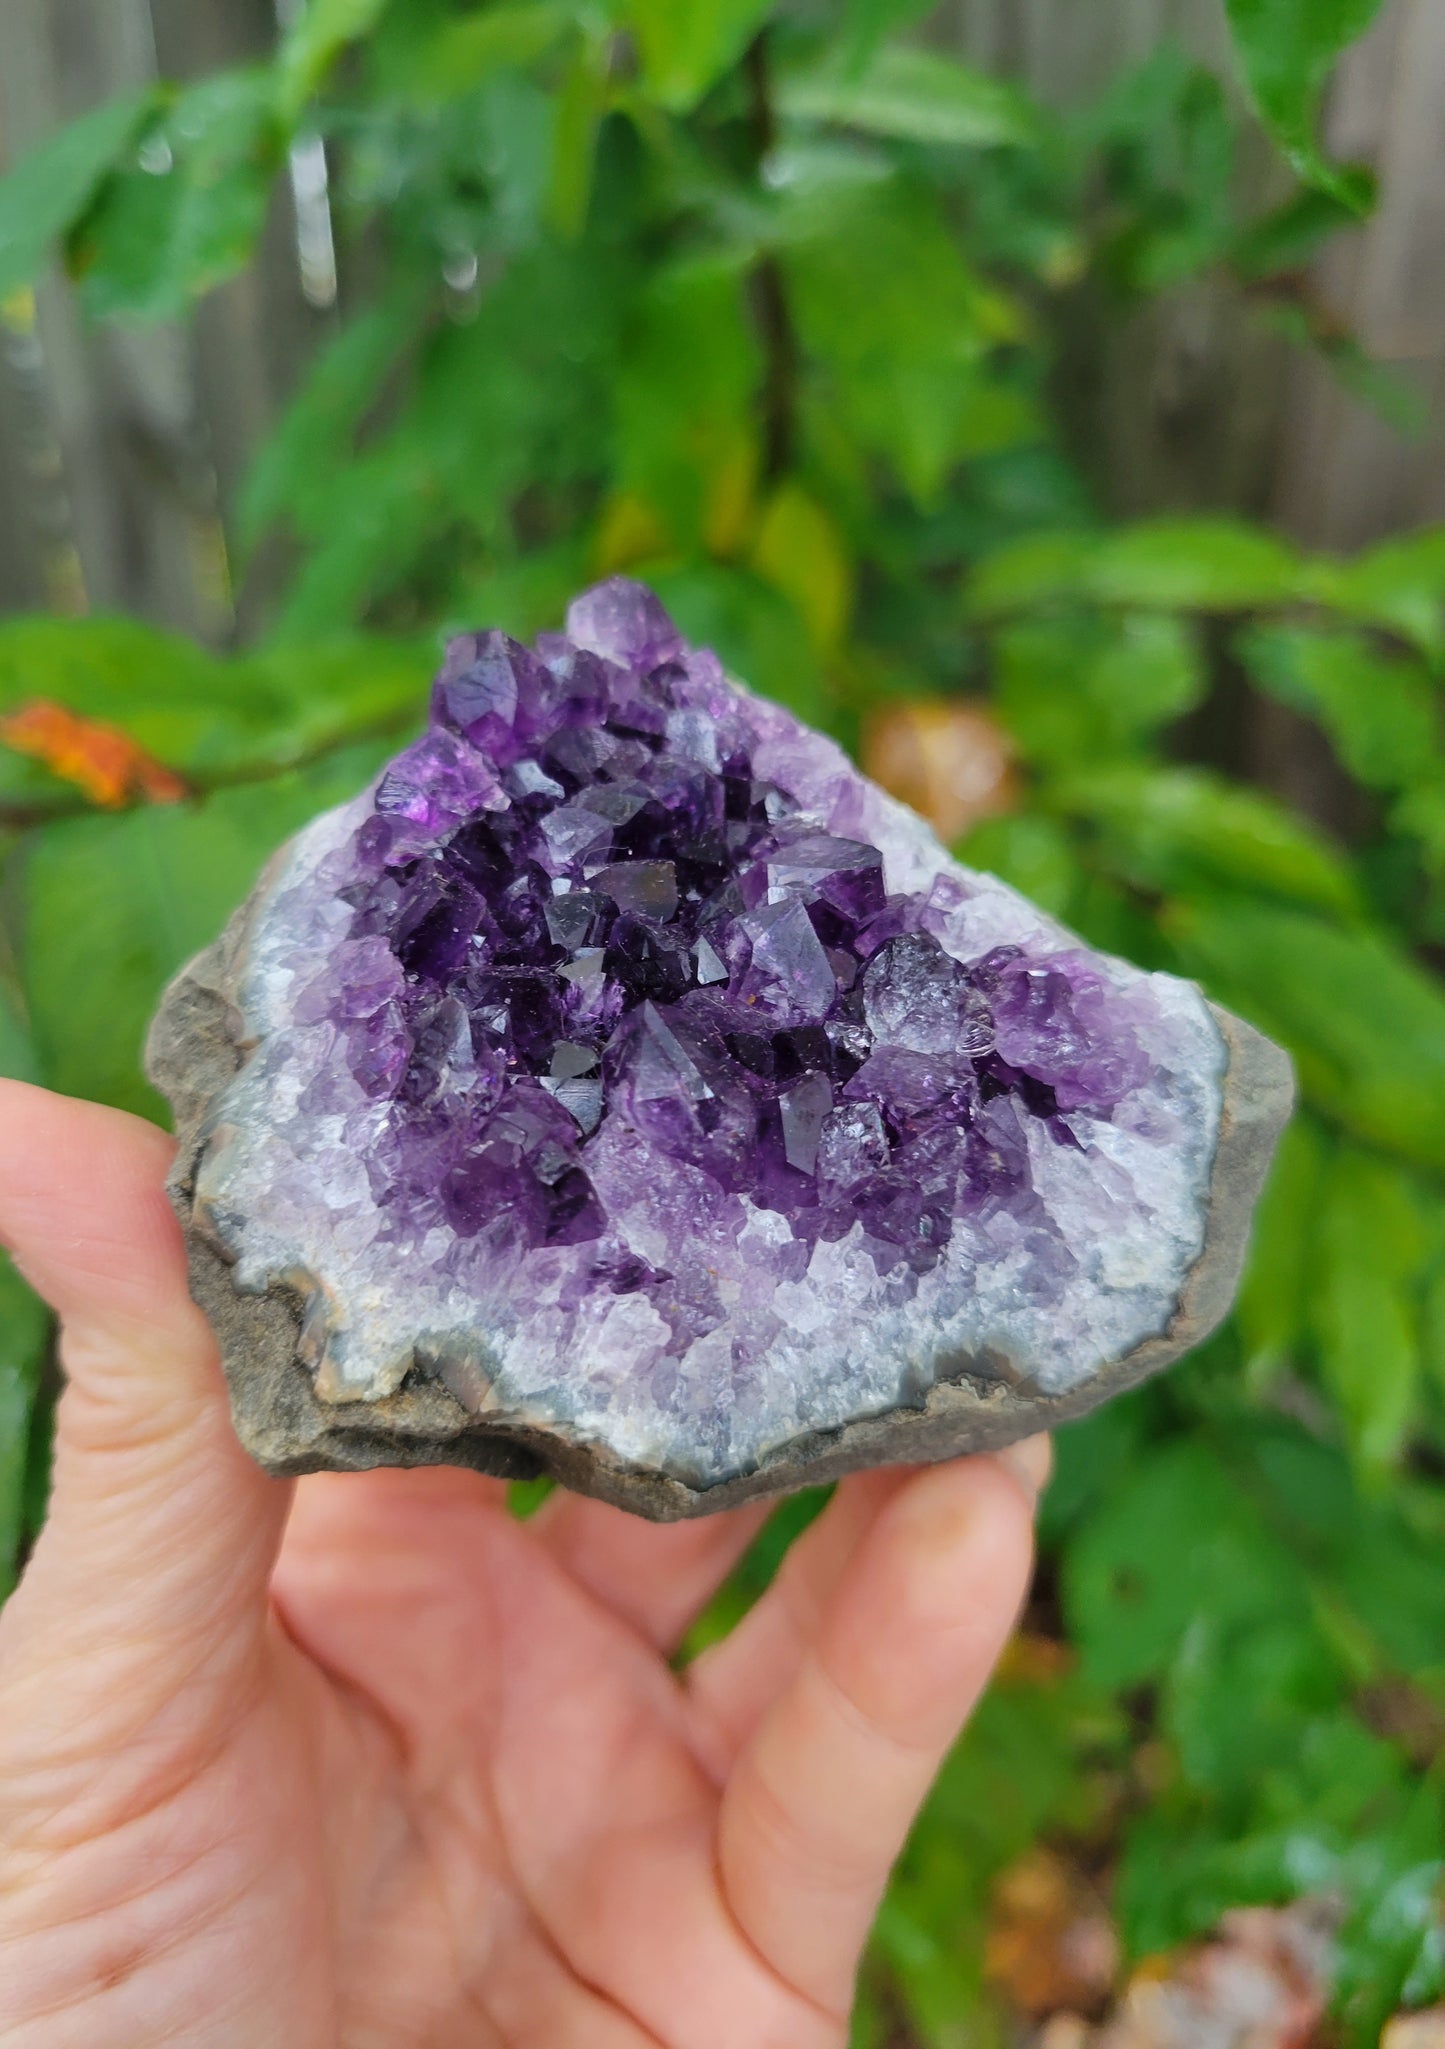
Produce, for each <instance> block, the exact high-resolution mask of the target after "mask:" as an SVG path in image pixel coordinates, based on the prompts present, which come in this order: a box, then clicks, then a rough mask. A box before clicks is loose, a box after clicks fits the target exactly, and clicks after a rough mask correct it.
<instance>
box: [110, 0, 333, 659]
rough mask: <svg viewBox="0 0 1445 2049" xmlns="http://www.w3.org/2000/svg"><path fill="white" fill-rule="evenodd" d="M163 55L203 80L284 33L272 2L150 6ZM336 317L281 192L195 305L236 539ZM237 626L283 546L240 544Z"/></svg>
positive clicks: (212, 444)
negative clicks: (315, 307)
mask: <svg viewBox="0 0 1445 2049" xmlns="http://www.w3.org/2000/svg"><path fill="white" fill-rule="evenodd" d="M151 14H152V19H153V21H154V26H155V37H156V51H157V56H158V58H159V63H160V69H161V71H162V73H163V74H164V75H165V76H166V77H169V78H176V79H182V80H184V79H190V78H195V77H200V76H203V75H204V74H205V73H207V72H208V71H212V70H215V69H216V68H218V67H220V66H222V65H230V64H240V63H246V62H249V61H254V60H256V59H258V58H261V57H263V56H264V55H265V54H266V53H267V52H268V51H269V50H270V49H271V47H272V44H273V43H274V40H275V36H276V16H275V11H274V7H273V5H272V0H223V4H220V0H211V4H209V5H198V4H197V0H151ZM333 324H334V323H333V320H332V318H331V317H330V316H328V315H326V314H320V313H316V312H314V311H312V309H311V308H309V307H308V306H307V305H306V303H305V301H304V299H303V297H302V294H301V289H300V284H299V280H298V274H297V263H296V220H295V214H294V211H293V208H292V204H291V197H290V193H289V192H288V191H285V190H283V189H281V187H280V186H278V189H277V192H276V195H275V199H274V201H273V204H272V207H271V212H270V216H269V218H268V221H267V224H266V229H265V232H264V234H263V236H262V238H261V243H260V247H259V250H258V252H257V256H256V259H255V261H254V262H253V263H252V264H251V265H250V266H249V267H248V268H247V270H246V271H245V272H243V273H242V275H241V276H239V277H236V278H232V279H230V280H228V282H227V283H225V284H224V285H222V286H221V287H220V288H219V289H218V290H216V291H214V292H212V293H211V294H210V295H209V296H208V297H207V298H206V299H205V300H204V301H203V302H202V304H201V305H200V306H199V307H198V308H197V311H196V318H195V323H194V333H193V337H192V353H191V366H192V375H193V379H194V386H195V392H196V400H197V405H198V408H199V412H200V416H201V418H202V420H203V422H204V427H205V433H206V442H207V449H208V452H209V455H210V459H211V462H212V465H213V467H214V472H215V478H216V488H217V494H218V501H219V509H220V513H221V518H222V522H223V525H224V527H225V529H226V532H227V534H228V535H229V536H231V537H232V539H233V540H234V535H235V531H236V518H235V515H236V506H237V500H238V497H239V494H240V491H241V487H242V484H243V482H244V480H245V475H246V471H247V468H248V466H249V463H250V459H251V457H252V455H253V454H254V452H255V451H256V449H257V448H259V447H260V446H261V444H262V443H263V442H264V441H265V439H266V437H267V435H268V434H269V432H270V431H271V428H272V427H273V426H274V425H275V423H276V420H277V417H278V416H279V414H280V412H281V410H282V408H283V406H284V405H285V402H286V400H287V399H288V398H289V397H290V395H291V393H292V392H293V391H294V390H295V388H296V384H297V382H298V380H299V379H300V377H301V376H302V374H303V372H304V370H305V368H306V365H307V363H308V362H309V361H310V359H311V356H312V354H313V353H314V351H315V348H316V346H317V343H318V341H319V340H320V339H322V338H324V336H325V335H327V334H328V333H329V332H330V331H331V328H332V326H333ZM230 560H231V567H232V569H233V571H234V573H235V576H236V580H237V588H236V591H235V593H234V596H235V605H236V613H237V630H238V633H239V634H240V636H241V637H242V638H247V637H250V636H253V635H254V634H255V633H256V632H257V631H259V630H260V629H261V628H262V627H263V626H264V625H265V623H266V620H267V617H268V615H269V613H270V610H271V608H272V605H273V602H274V599H275V597H276V594H277V590H278V588H279V585H280V582H281V579H282V575H283V573H284V570H285V567H286V563H285V560H284V555H283V551H282V550H281V548H280V547H279V545H278V546H272V547H263V548H262V549H261V551H260V552H259V554H258V556H257V557H256V559H255V560H253V561H250V562H248V563H246V564H245V565H244V573H243V568H242V564H241V561H240V556H239V551H238V550H237V549H236V548H235V546H234V545H233V546H232V548H231V554H230Z"/></svg>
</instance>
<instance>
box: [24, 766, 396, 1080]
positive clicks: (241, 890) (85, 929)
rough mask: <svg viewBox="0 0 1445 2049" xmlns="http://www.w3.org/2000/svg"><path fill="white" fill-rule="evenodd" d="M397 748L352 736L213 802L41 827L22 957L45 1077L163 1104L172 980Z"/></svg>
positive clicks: (29, 850)
mask: <svg viewBox="0 0 1445 2049" xmlns="http://www.w3.org/2000/svg"><path fill="white" fill-rule="evenodd" d="M388 751H389V749H387V748H385V747H378V746H372V747H367V748H358V749H353V750H350V751H348V752H346V753H343V754H338V755H335V756H333V757H332V758H331V759H330V760H329V761H328V762H326V763H325V765H324V766H322V767H320V768H317V769H312V770H309V771H306V772H300V773H295V774H291V775H284V776H279V777H277V778H276V779H275V780H273V781H271V782H265V783H257V784H251V785H248V786H246V787H243V788H239V789H234V790H225V791H221V792H219V793H218V794H217V795H215V796H213V797H210V798H208V799H207V800H206V801H205V802H204V803H202V804H195V805H167V806H164V807H155V806H152V807H148V808H146V809H143V810H139V811H130V812H125V813H123V814H121V815H118V816H114V817H94V818H83V819H76V820H74V821H70V822H67V823H65V824H60V825H52V826H47V827H46V828H45V829H44V830H43V831H41V832H38V833H35V834H33V835H32V836H31V838H30V841H29V843H28V845H27V847H26V848H25V849H24V852H23V855H22V857H21V868H20V874H21V881H22V886H23V928H22V932H21V945H20V966H21V973H22V975H23V978H24V987H25V995H26V1000H27V1003H28V1005H29V1011H30V1019H31V1030H32V1036H33V1040H34V1044H35V1049H36V1053H37V1056H38V1058H39V1061H40V1065H41V1071H42V1073H43V1074H44V1077H45V1080H46V1082H47V1083H48V1084H49V1085H50V1086H51V1087H52V1088H56V1089H59V1090H61V1091H62V1092H63V1093H65V1094H67V1095H78V1096H88V1097H93V1098H96V1099H98V1100H99V1101H102V1102H108V1103H114V1104H117V1105H118V1106H119V1107H121V1108H122V1109H129V1110H137V1111H139V1112H140V1113H141V1114H142V1115H146V1116H156V1115H158V1114H159V1113H160V1111H161V1106H160V1104H159V1102H158V1099H157V1098H156V1096H155V1095H154V1094H153V1092H152V1091H151V1090H150V1088H149V1087H148V1086H147V1085H146V1083H145V1082H144V1080H143V1078H142V1075H141V1046H142V1041H143V1039H144V1036H145V1030H146V1024H147V1021H148V1019H149V1017H150V1015H151V1013H152V1011H153V1009H154V1007H155V1004H156V1000H157V998H158V997H159V995H160V992H161V990H162V989H163V988H164V986H165V984H166V982H167V980H168V979H169V978H170V976H171V975H173V974H174V973H175V971H176V969H177V968H179V967H180V966H181V965H182V964H183V962H184V961H186V960H187V959H188V958H189V957H190V955H191V954H193V953H195V952H197V951H199V949H200V948H201V947H203V946H206V945H208V944H209V943H210V941H211V940H212V939H214V938H215V936H216V934H217V933H218V932H219V931H220V929H221V927H222V926H223V925H224V923H225V921H226V919H227V918H228V917H229V916H230V914H231V912H232V911H233V910H234V909H235V907H236V905H237V904H238V903H239V902H240V901H241V900H242V898H243V897H244V896H245V894H246V892H247V891H248V890H249V889H250V887H251V885H252V883H253V882H254V881H255V879H256V875H257V873H258V871H259V869H260V867H261V865H262V863H263V862H264V861H265V860H266V859H267V857H268V856H269V855H270V854H271V853H272V852H273V851H274V850H275V848H276V847H277V846H278V845H279V844H280V842H281V841H282V840H283V839H285V838H286V837H287V835H288V834H290V833H292V832H294V831H296V830H297V828H298V827H300V826H301V825H303V824H305V822H306V821H307V819H308V818H310V817H312V816H313V815H314V814H315V813H316V812H318V811H320V810H322V809H324V808H325V807H326V806H327V805H329V804H333V803H337V802H340V801H341V800H342V799H344V798H345V797H348V796H350V795H352V794H354V792H355V791H356V790H357V789H358V788H359V787H360V786H361V784H362V783H363V782H364V781H365V779H366V777H367V776H368V775H369V774H371V773H372V772H373V771H374V769H375V768H376V767H377V766H378V765H379V763H380V761H381V759H382V758H383V756H384V754H385V753H386V752H388Z"/></svg>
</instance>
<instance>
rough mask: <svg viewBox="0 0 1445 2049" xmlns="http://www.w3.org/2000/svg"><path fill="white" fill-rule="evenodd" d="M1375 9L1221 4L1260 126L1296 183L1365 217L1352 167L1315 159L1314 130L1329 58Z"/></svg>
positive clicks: (1282, 1)
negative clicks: (1277, 146)
mask: <svg viewBox="0 0 1445 2049" xmlns="http://www.w3.org/2000/svg"><path fill="white" fill-rule="evenodd" d="M1379 10H1380V0H1225V12H1226V14H1227V15H1228V17H1229V26H1230V28H1231V30H1232V31H1233V34H1234V43H1235V48H1236V49H1237V50H1238V52H1239V57H1240V62H1241V65H1242V67H1243V70H1244V76H1245V79H1246V81H1247V82H1248V85H1249V89H1250V92H1251V94H1252V95H1253V98H1254V103H1255V105H1256V106H1257V107H1258V109H1259V112H1260V114H1261V116H1262V117H1263V119H1264V121H1265V123H1266V124H1267V125H1268V127H1269V128H1270V129H1271V130H1272V131H1273V133H1274V136H1275V138H1276V140H1277V141H1278V142H1279V144H1280V147H1281V148H1282V149H1283V150H1284V153H1285V155H1286V156H1287V157H1288V158H1289V160H1290V162H1291V164H1292V165H1293V166H1294V168H1295V170H1296V171H1297V172H1298V173H1299V175H1300V177H1301V178H1303V179H1304V180H1305V182H1306V183H1307V184H1311V185H1318V186H1319V187H1320V188H1321V190H1323V191H1325V192H1328V193H1330V194H1332V195H1333V196H1334V197H1335V198H1337V199H1339V200H1340V201H1341V202H1342V203H1343V204H1344V205H1346V206H1348V207H1349V208H1350V209H1351V211H1352V212H1355V213H1363V212H1365V211H1367V209H1368V204H1369V199H1368V187H1367V186H1363V185H1362V183H1361V180H1360V178H1359V176H1358V175H1357V174H1353V169H1352V167H1350V166H1346V165H1340V164H1335V163H1331V162H1330V161H1329V160H1328V159H1327V158H1326V157H1325V156H1324V155H1323V153H1322V152H1321V149H1320V145H1319V139H1318V134H1317V130H1318V124H1319V115H1320V106H1321V102H1322V100H1323V97H1324V89H1325V83H1326V81H1327V79H1328V77H1329V74H1330V71H1331V69H1332V68H1333V66H1334V63H1335V60H1336V58H1337V57H1339V56H1340V54H1341V52H1342V51H1344V50H1345V49H1347V48H1348V46H1349V45H1350V44H1351V43H1352V42H1354V40H1355V39H1356V37H1357V36H1362V35H1363V34H1364V32H1365V30H1366V29H1367V28H1368V27H1369V25H1370V23H1371V22H1372V21H1373V20H1374V18H1375V16H1376V14H1378V12H1379Z"/></svg>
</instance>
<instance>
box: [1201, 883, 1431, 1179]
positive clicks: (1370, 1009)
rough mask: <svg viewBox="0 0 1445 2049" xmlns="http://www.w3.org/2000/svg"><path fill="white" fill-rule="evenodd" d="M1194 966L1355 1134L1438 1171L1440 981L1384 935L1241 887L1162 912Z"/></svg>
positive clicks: (1316, 1098)
mask: <svg viewBox="0 0 1445 2049" xmlns="http://www.w3.org/2000/svg"><path fill="white" fill-rule="evenodd" d="M1162 922H1163V924H1164V926H1165V929H1166V931H1167V932H1168V934H1169V936H1170V937H1171V938H1172V939H1173V940H1174V942H1175V944H1176V945H1177V946H1178V947H1179V949H1180V952H1181V955H1182V957H1183V959H1184V961H1185V963H1186V965H1187V966H1188V967H1189V969H1190V971H1191V972H1193V973H1195V974H1197V975H1198V976H1199V977H1200V978H1201V979H1202V980H1203V981H1204V982H1205V983H1206V985H1207V986H1208V988H1209V990H1210V993H1211V994H1213V995H1216V996H1218V997H1219V998H1220V1000H1221V1001H1222V1002H1225V1003H1230V1004H1232V1005H1233V1007H1234V1008H1235V1009H1237V1010H1239V1011H1241V1012H1242V1013H1243V1014H1244V1015H1245V1016H1246V1017H1248V1018H1250V1019H1252V1020H1253V1022H1254V1023H1256V1024H1258V1025H1259V1026H1260V1027H1261V1028H1262V1029H1263V1030H1264V1031H1267V1032H1269V1033H1271V1034H1272V1035H1273V1036H1274V1037H1275V1038H1277V1039H1279V1040H1280V1041H1281V1042H1282V1043H1283V1044H1284V1045H1285V1046H1287V1047H1288V1048H1289V1050H1290V1052H1291V1053H1292V1054H1293V1055H1294V1058H1295V1061H1296V1064H1297V1066H1298V1068H1299V1071H1300V1079H1301V1081H1302V1082H1303V1084H1304V1088H1305V1092H1306V1094H1307V1095H1308V1096H1309V1097H1311V1098H1312V1099H1313V1101H1314V1102H1315V1103H1317V1104H1318V1105H1319V1107H1320V1108H1321V1109H1323V1110H1326V1111H1328V1112H1329V1113H1330V1114H1331V1115H1332V1116H1333V1117H1335V1118H1337V1119H1338V1120H1339V1122H1340V1123H1341V1124H1342V1125H1344V1127H1345V1128H1346V1130H1348V1131H1350V1132H1353V1133H1354V1134H1355V1135H1356V1136H1357V1137H1359V1138H1362V1139H1365V1140H1368V1141H1369V1142H1371V1143H1373V1144H1376V1145H1380V1146H1383V1147H1385V1148H1386V1149H1387V1150H1388V1151H1390V1152H1393V1153H1395V1154H1397V1155H1398V1156H1399V1157H1400V1158H1401V1159H1403V1160H1408V1161H1411V1162H1413V1163H1415V1164H1416V1165H1419V1166H1425V1167H1432V1168H1445V988H1442V987H1441V984H1440V982H1439V980H1438V979H1437V978H1436V977H1435V976H1433V975H1430V974H1427V973H1426V972H1425V970H1424V969H1422V968H1420V967H1417V966H1416V964H1415V963H1414V962H1413V961H1412V960H1410V959H1409V958H1408V956H1407V955H1406V954H1404V953H1403V952H1401V951H1400V950H1398V949H1397V948H1396V947H1394V946H1392V945H1391V944H1390V942H1389V941H1388V940H1387V939H1385V938H1384V937H1383V936H1381V935H1379V934H1377V933H1372V932H1363V931H1341V930H1340V929H1339V928H1338V927H1336V926H1333V925H1330V924H1327V923H1326V922H1325V921H1324V920H1323V919H1322V918H1317V917H1311V916H1309V915H1308V914H1307V913H1304V912H1300V911H1292V910H1286V909H1282V908H1276V907H1275V906H1273V905H1268V904H1262V903H1259V902H1258V901H1255V900H1253V899H1251V898H1249V897H1246V896H1237V897H1235V896H1228V897H1227V896H1223V895H1219V896H1214V897H1205V896H1203V895H1201V896H1198V897H1195V898H1194V899H1192V900H1191V901H1190V902H1188V903H1175V904H1172V905H1170V906H1169V907H1168V908H1167V909H1166V911H1165V913H1164V915H1163V920H1162Z"/></svg>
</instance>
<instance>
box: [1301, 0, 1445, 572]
mask: <svg viewBox="0 0 1445 2049" xmlns="http://www.w3.org/2000/svg"><path fill="white" fill-rule="evenodd" d="M1329 132H1330V140H1331V143H1332V145H1333V147H1334V148H1335V149H1336V150H1338V151H1339V153H1340V154H1341V155H1342V156H1349V157H1353V158H1358V159H1361V160H1363V161H1365V162H1368V163H1371V164H1373V165H1374V166H1375V168H1376V171H1377V173H1378V175H1379V178H1380V185H1381V196H1380V204H1379V207H1378V209H1377V211H1376V213H1375V214H1374V216H1373V218H1372V219H1371V220H1370V221H1369V222H1368V223H1367V224H1366V225H1365V226H1364V227H1363V228H1362V229H1361V230H1359V232H1358V233H1356V234H1353V235H1350V236H1348V237H1344V238H1341V239H1340V240H1339V241H1338V242H1337V243H1336V244H1335V245H1334V246H1333V247H1332V248H1331V249H1330V250H1329V251H1328V252H1327V253H1326V255H1325V256H1324V258H1323V259H1322V261H1321V263H1320V264H1319V266H1318V268H1317V271H1316V274H1315V280H1314V283H1315V289H1316V292H1317V293H1318V295H1319V298H1320V300H1321V302H1322V304H1323V305H1324V306H1325V307H1326V308H1327V309H1328V311H1329V312H1330V314H1331V315H1332V316H1333V317H1334V318H1336V319H1337V320H1338V321H1339V322H1340V323H1341V325H1342V326H1343V327H1345V328H1346V329H1348V330H1349V331H1350V332H1352V333H1353V334H1355V335H1356V336H1358V338H1359V339H1360V341H1361V342H1362V344H1363V345H1364V346H1365V348H1366V349H1367V350H1368V351H1369V352H1370V353H1371V354H1372V355H1373V356H1375V357H1376V358H1377V359H1378V360H1379V361H1381V362H1383V363H1386V364H1388V365H1389V366H1390V367H1391V368H1392V369H1393V370H1394V371H1395V373H1396V374H1397V375H1398V376H1399V377H1400V378H1401V379H1402V380H1403V381H1404V382H1405V383H1407V384H1408V385H1410V386H1413V388H1414V389H1415V391H1416V392H1417V393H1418V395H1419V398H1420V400H1421V402H1422V405H1423V407H1424V409H1425V411H1426V414H1427V422H1428V424H1427V425H1426V428H1425V430H1424V432H1423V433H1421V434H1420V435H1418V436H1416V437H1413V438H1412V437H1410V436H1407V435H1406V434H1404V433H1402V432H1401V431H1400V430H1399V429H1397V428H1394V427H1391V426H1390V425H1389V424H1388V423H1387V422H1386V421H1385V420H1383V419H1381V418H1380V416H1379V414H1378V413H1377V412H1375V411H1373V410H1372V409H1371V408H1370V407H1369V406H1367V405H1365V404H1364V403H1363V402H1362V401H1361V400H1360V399H1358V398H1356V397H1352V396H1351V395H1350V394H1348V393H1347V392H1345V391H1343V390H1342V389H1341V388H1340V386H1339V384H1338V382H1337V381H1336V380H1334V379H1333V378H1332V377H1331V376H1330V375H1329V373H1328V372H1327V371H1325V370H1323V369H1322V368H1320V367H1319V366H1314V365H1303V366H1301V367H1300V369H1299V370H1298V371H1297V373H1296V375H1295V378H1294V380H1293V388H1292V391H1291V394H1290V407H1289V413H1288V418H1287V423H1286V434H1285V447H1284V455H1283V460H1282V463H1281V472H1280V480H1279V488H1278V496H1277V500H1276V503H1277V507H1278V510H1279V512H1280V514H1281V516H1282V517H1283V518H1284V520H1285V521H1286V523H1287V524H1288V525H1289V526H1291V527H1292V528H1293V529H1294V530H1295V531H1296V532H1298V533H1299V534H1300V535H1301V536H1302V537H1303V538H1305V539H1307V540H1309V541H1312V542H1315V543H1316V544H1318V545H1324V546H1333V547H1344V548H1349V547H1356V546H1359V545H1360V544H1362V543H1364V542H1366V541H1370V540H1373V539H1375V538H1377V537H1378V536H1379V535H1381V534H1384V533H1390V532H1395V531H1398V530H1400V529H1402V528H1410V527H1413V526H1416V525H1419V524H1421V523H1423V522H1427V521H1431V520H1438V519H1442V518H1445V8H1441V7H1440V5H1439V4H1438V0H1392V4H1391V5H1390V6H1389V7H1388V8H1387V9H1386V11H1385V13H1384V15H1383V16H1382V17H1381V19H1380V20H1379V21H1378V22H1377V24H1376V26H1375V27H1374V28H1373V29H1372V30H1371V32H1370V34H1369V35H1368V36H1367V37H1365V38H1364V40H1363V41H1362V42H1361V43H1360V44H1358V45H1357V46H1356V48H1355V49H1353V50H1352V51H1350V52H1349V54H1348V55H1347V56H1346V58H1345V60H1344V62H1343V64H1342V65H1341V67H1340V73H1339V77H1338V79H1337V82H1336V87H1335V93H1334V98H1333V103H1332V107H1331V115H1330V124H1329Z"/></svg>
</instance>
